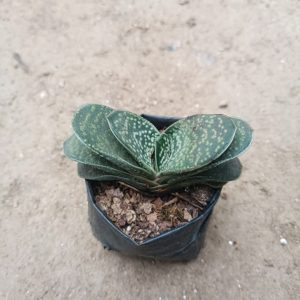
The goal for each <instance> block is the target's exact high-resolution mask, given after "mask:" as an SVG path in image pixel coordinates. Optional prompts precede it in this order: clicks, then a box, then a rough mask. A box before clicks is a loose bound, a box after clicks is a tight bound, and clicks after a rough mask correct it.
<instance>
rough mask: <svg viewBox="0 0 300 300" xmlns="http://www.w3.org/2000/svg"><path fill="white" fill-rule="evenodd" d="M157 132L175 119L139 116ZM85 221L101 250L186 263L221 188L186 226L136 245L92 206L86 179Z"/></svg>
mask: <svg viewBox="0 0 300 300" xmlns="http://www.w3.org/2000/svg"><path fill="white" fill-rule="evenodd" d="M142 116H143V117H144V118H146V119H147V120H149V121H150V122H152V123H153V124H154V125H155V126H156V127H157V128H158V129H162V128H164V127H167V126H169V125H171V124H172V123H174V122H175V121H176V120H178V119H177V118H167V117H157V116H149V115H142ZM86 187H87V194H88V210H89V221H90V224H91V228H92V231H93V234H94V236H95V237H96V238H97V239H98V240H100V241H101V243H102V244H103V246H104V248H107V249H109V250H116V251H119V252H121V253H124V254H128V255H133V256H139V257H147V258H154V259H159V260H168V261H189V260H191V259H194V258H196V257H197V256H198V254H199V251H200V249H201V248H202V246H203V243H204V239H205V233H206V230H207V225H208V223H209V219H210V216H211V214H212V212H213V209H214V206H215V204H216V202H217V201H218V199H219V196H220V192H221V189H216V190H215V191H214V193H213V195H212V197H211V199H210V200H209V202H208V204H207V206H206V207H205V209H204V210H203V212H202V213H201V214H200V215H199V216H198V217H197V218H195V219H194V220H192V221H190V222H189V223H187V224H185V225H183V226H180V227H177V228H175V229H173V230H169V231H167V232H165V233H162V234H160V235H159V236H156V237H154V238H149V239H147V240H145V241H144V242H143V243H141V244H139V243H136V242H135V241H133V240H132V239H131V238H130V237H128V236H127V235H126V234H124V233H123V232H122V231H121V230H120V229H119V228H118V227H117V226H116V225H114V224H113V222H112V221H110V220H109V219H108V217H107V216H106V214H105V213H104V212H102V211H101V209H100V208H99V207H98V206H97V205H96V203H95V189H94V187H95V182H94V181H91V180H86Z"/></svg>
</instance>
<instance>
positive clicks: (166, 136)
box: [155, 115, 236, 175]
mask: <svg viewBox="0 0 300 300" xmlns="http://www.w3.org/2000/svg"><path fill="white" fill-rule="evenodd" d="M235 132H236V127H235V125H234V123H233V121H232V120H231V119H230V118H229V117H226V116H223V115H194V116H190V117H187V118H185V119H181V120H179V121H177V122H175V123H174V124H173V125H171V126H170V127H168V128H167V129H166V131H165V132H164V133H163V134H162V135H161V137H160V138H159V139H158V141H157V143H156V153H155V154H156V165H157V168H158V170H159V171H160V174H161V175H165V174H176V173H177V174H181V173H186V172H191V171H194V170H197V169H200V168H202V167H203V166H206V165H208V164H209V163H211V162H212V161H214V160H215V159H217V158H218V157H219V156H220V155H222V153H224V151H225V150H226V149H227V148H228V147H229V146H230V144H231V143H232V141H233V138H234V135H235Z"/></svg>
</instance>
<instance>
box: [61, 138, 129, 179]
mask: <svg viewBox="0 0 300 300" xmlns="http://www.w3.org/2000/svg"><path fill="white" fill-rule="evenodd" d="M64 153H65V155H66V156H67V157H69V158H70V159H72V160H74V161H76V162H79V163H82V164H87V165H92V166H94V167H97V168H98V169H101V170H103V171H105V172H107V173H111V174H120V173H121V174H126V172H125V171H124V170H120V167H118V166H116V165H114V164H112V163H111V162H109V161H108V160H106V159H104V158H102V157H101V156H99V155H98V154H96V153H95V152H93V151H92V150H90V149H89V148H88V147H86V146H85V145H84V144H83V143H82V142H81V141H80V140H79V139H78V138H77V137H76V135H72V136H71V137H70V138H68V139H67V140H66V141H65V142H64ZM127 174H128V173H127ZM128 175H129V174H128Z"/></svg>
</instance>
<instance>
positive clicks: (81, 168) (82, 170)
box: [77, 163, 150, 191]
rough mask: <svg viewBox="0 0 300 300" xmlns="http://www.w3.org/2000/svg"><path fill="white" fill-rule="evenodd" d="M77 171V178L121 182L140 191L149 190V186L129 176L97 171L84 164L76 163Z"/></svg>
mask: <svg viewBox="0 0 300 300" xmlns="http://www.w3.org/2000/svg"><path fill="white" fill-rule="evenodd" d="M77 171H78V175H79V177H81V178H85V179H89V180H95V181H121V182H125V183H127V184H128V185H130V186H132V187H135V188H137V189H139V190H141V191H148V190H150V187H149V185H147V184H145V183H142V182H139V181H138V180H137V179H135V178H132V177H130V176H129V177H126V176H122V174H119V175H113V174H112V173H107V172H105V171H102V170H99V169H98V168H95V167H93V166H89V165H86V164H81V163H78V165H77Z"/></svg>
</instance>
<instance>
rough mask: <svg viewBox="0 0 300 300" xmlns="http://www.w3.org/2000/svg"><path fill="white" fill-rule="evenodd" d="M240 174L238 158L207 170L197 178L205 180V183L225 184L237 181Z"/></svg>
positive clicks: (240, 166)
mask: <svg viewBox="0 0 300 300" xmlns="http://www.w3.org/2000/svg"><path fill="white" fill-rule="evenodd" d="M241 173H242V164H241V162H240V161H239V159H238V158H234V159H232V160H229V161H227V162H224V163H222V164H220V165H218V166H216V167H215V168H213V169H210V170H207V171H205V172H203V173H201V174H199V175H198V176H199V177H202V178H205V180H206V181H217V182H227V181H232V180H236V179H238V178H239V177H240V175H241ZM196 177H197V176H196ZM191 178H193V177H191Z"/></svg>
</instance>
